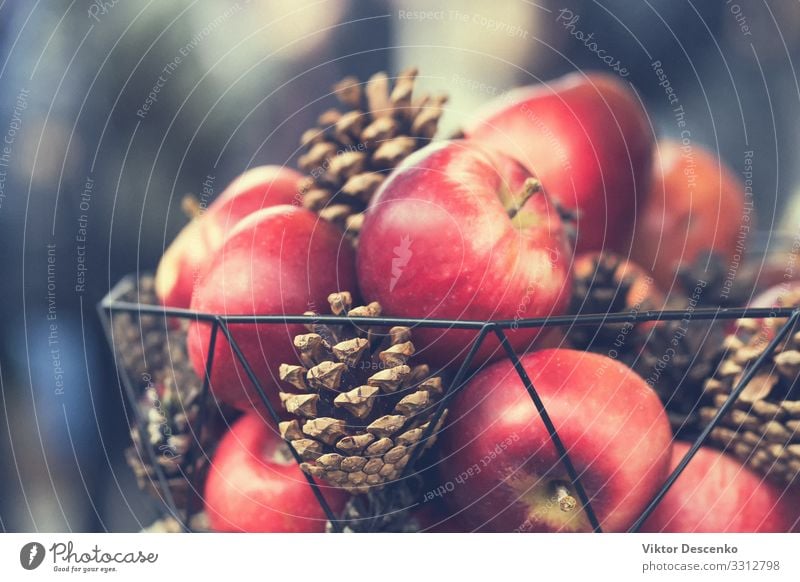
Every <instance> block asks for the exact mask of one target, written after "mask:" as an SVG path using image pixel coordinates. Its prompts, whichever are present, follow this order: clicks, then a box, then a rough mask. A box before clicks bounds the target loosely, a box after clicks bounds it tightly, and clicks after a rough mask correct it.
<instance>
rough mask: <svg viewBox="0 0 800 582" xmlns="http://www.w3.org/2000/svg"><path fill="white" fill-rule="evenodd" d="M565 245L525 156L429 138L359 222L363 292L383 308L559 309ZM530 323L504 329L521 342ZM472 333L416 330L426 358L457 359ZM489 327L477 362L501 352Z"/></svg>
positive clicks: (423, 312)
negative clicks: (521, 161) (521, 160)
mask: <svg viewBox="0 0 800 582" xmlns="http://www.w3.org/2000/svg"><path fill="white" fill-rule="evenodd" d="M570 261H571V249H570V247H569V244H568V242H567V239H566V236H565V233H564V227H563V224H562V222H561V219H560V217H559V214H558V212H557V211H556V210H555V208H554V206H553V204H552V202H551V201H550V200H549V198H548V197H547V194H546V193H545V192H543V191H541V190H540V189H539V185H538V182H537V181H536V180H535V179H534V178H533V177H532V176H531V175H530V173H529V172H527V171H526V170H525V169H524V168H523V167H522V166H521V165H519V164H518V163H516V162H515V161H514V160H512V159H511V158H508V157H506V156H504V155H502V154H499V153H494V152H491V153H490V152H489V151H487V150H485V149H484V148H482V147H479V146H477V145H476V144H474V143H471V142H466V141H452V142H444V143H439V144H432V145H429V146H427V147H425V148H423V149H422V150H420V151H419V152H417V153H416V154H414V155H412V156H410V157H409V158H407V159H406V160H405V162H404V163H403V164H402V165H401V166H400V167H398V168H397V169H395V171H394V172H393V173H392V174H391V175H390V176H389V177H388V178H387V180H386V181H385V182H384V183H383V185H382V186H381V188H380V189H379V191H378V192H377V193H376V195H375V197H374V198H373V200H372V202H371V203H370V206H369V208H368V209H367V214H366V219H365V222H364V226H363V229H362V230H361V235H360V240H359V252H358V279H359V283H360V285H361V290H362V293H363V295H364V296H365V297H367V298H369V299H370V300H375V301H378V302H379V303H380V304H381V305H382V306H383V308H384V311H385V313H386V314H388V315H394V316H402V317H413V318H434V319H436V318H439V319H459V320H490V319H509V320H511V319H520V318H530V317H546V316H549V315H559V314H561V313H563V312H564V310H565V308H566V304H567V302H568V300H569V295H570V291H571V273H570V268H569V265H570ZM537 333H538V331H537V330H535V329H526V330H523V329H518V330H511V331H509V338H510V340H511V343H512V344H513V346H514V347H515V348H517V349H524V348H525V347H527V346H528V345H529V344H530V343H531V341H532V340H533V339H534V338H535V337H536V336H537ZM474 337H475V332H473V331H465V330H454V329H450V330H447V331H445V330H441V329H431V328H420V329H417V330H415V331H414V339H415V343H418V344H419V345H418V349H420V348H421V357H422V358H424V359H425V360H426V361H428V362H429V363H434V364H441V365H446V364H451V363H455V364H457V363H459V361H460V358H463V357H464V355H465V353H466V350H467V346H468V345H469V344H470V342H471V341H472V339H473V338H474ZM502 353H503V352H502V350H501V349H499V348H498V342H497V340H496V338H494V336H490V337H489V338H488V340H487V341H485V342H484V344H483V347H482V348H481V350H480V351H479V353H478V354H477V360H476V361H482V360H487V359H490V358H496V357H499V356H501V355H502Z"/></svg>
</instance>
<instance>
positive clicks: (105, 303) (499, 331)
mask: <svg viewBox="0 0 800 582" xmlns="http://www.w3.org/2000/svg"><path fill="white" fill-rule="evenodd" d="M136 285H137V280H136V278H135V276H133V275H129V276H127V277H125V278H123V279H122V280H121V281H120V282H119V283H118V284H117V285H116V286H115V287H114V288H113V289H112V290H111V291H110V292H109V293H108V295H106V297H105V298H104V299H103V300H102V301H101V302H100V304H99V305H98V312H99V315H100V319H101V321H102V324H103V327H104V329H105V331H106V335H107V339H108V342H109V344H110V345H111V348H112V351H113V352H114V354H115V362H116V364H117V373H118V379H119V382H120V384H121V386H122V389H123V390H124V394H125V398H126V400H127V402H128V405H129V406H130V407H131V408H133V411H134V419H133V423H134V427H135V428H136V429H137V430H138V431H139V433H140V434H145V432H146V423H147V419H146V418H144V417H143V415H142V411H141V408H140V406H139V399H138V396H137V389H136V386H135V384H134V382H133V380H132V378H131V376H130V374H129V371H128V370H127V369H126V366H125V365H122V364H121V362H119V361H117V360H116V354H117V352H116V350H115V349H114V346H115V345H116V342H115V336H114V326H113V320H114V317H115V316H118V315H120V314H123V313H128V314H134V315H136V316H139V317H141V316H143V315H150V316H156V317H162V318H164V320H165V322H168V321H169V320H172V319H175V320H184V321H202V322H207V323H208V324H210V325H211V334H210V341H209V345H208V351H207V352H206V353H208V354H209V357H208V359H207V362H206V370H205V377H204V378H203V382H202V392H201V396H200V398H201V411H205V410H207V409H208V408H209V406H210V404H211V401H212V400H213V396H211V394H210V390H209V379H210V377H211V371H212V369H213V364H214V362H213V359H214V352H215V350H214V348H215V346H216V342H217V341H218V340H219V335H220V334H222V336H223V337H224V338H225V339H226V340H227V342H228V343H229V345H230V347H231V349H232V351H233V353H234V355H235V357H236V359H237V360H238V362H239V363H240V364H241V366H242V368H243V369H244V371H245V373H246V375H247V378H248V379H249V381H250V382H251V383H252V385H253V387H254V388H255V390H256V392H257V394H258V396H259V398H260V399H261V402H262V403H263V405H264V407H265V409H266V410H267V412H268V414H269V417H270V419H271V421H272V422H273V423H274V429H275V430H276V431H277V430H278V423H279V422H280V416H279V415H278V413H277V411H276V410H275V408H274V407H273V405H272V404H271V403H270V400H269V398H268V397H267V394H266V392H265V391H264V388H263V387H262V386H261V384H260V382H259V381H258V378H257V377H256V375H255V373H254V372H253V369H252V367H251V366H250V364H249V363H248V362H247V360H246V358H245V357H244V354H243V352H242V350H241V348H240V346H239V345H238V343H237V341H236V339H235V338H234V337H233V334H232V333H231V329H230V326H231V325H233V324H235V325H237V326H241V325H243V324H244V325H247V324H250V325H286V324H298V323H299V324H312V323H314V324H317V323H327V324H343V323H352V324H355V325H358V324H365V325H369V326H371V327H389V326H396V325H402V326H409V327H427V328H435V329H453V328H455V329H461V330H471V331H473V332H474V333H475V338H474V340H473V341H472V343H471V345H470V347H469V350H468V353H467V356H466V358H465V359H464V360H463V361H462V362H461V364H460V366H459V367H458V370H457V372H456V373H455V376H454V377H453V379H452V381H451V382H449V383H448V384H447V386H446V387H445V389H444V393H443V395H442V398H441V399H440V400H439V401H438V403H437V404H436V408H435V410H434V413H433V416H432V418H431V419H430V422H429V423H428V426H427V427H426V429H425V431H424V433H423V435H422V437H421V439H420V443H424V442H427V440H428V439H429V438H431V437H432V436H433V432H434V430H435V427H436V426H437V424H438V423H439V420H440V419H441V417H442V414H443V413H444V411H445V409H446V407H447V403H448V402H449V401H450V400H451V399H452V398H453V397H454V396H455V395H456V394H457V393H458V392H459V391H460V390H462V389H463V388H464V387H465V386H466V384H467V382H466V379H467V374H468V372H469V371H470V369H471V364H472V362H473V359H474V357H475V355H476V353H477V352H478V349H479V347H480V346H481V344H482V343H483V341H484V340H485V339H486V338H487V337H488V336H490V335H494V336H496V337H497V339H498V340H499V343H500V346H501V347H502V348H503V350H504V351H505V353H506V355H507V356H508V358H509V359H510V360H511V362H512V363H513V366H514V368H515V370H516V372H517V374H518V375H519V378H520V380H521V381H522V383H523V385H524V386H525V389H526V390H527V392H528V395H529V396H530V398H531V402H532V406H534V407H535V408H536V410H537V412H538V414H539V416H540V417H541V420H542V422H543V423H544V425H545V427H546V429H547V431H548V433H549V436H550V439H551V441H552V443H553V445H554V447H555V449H556V451H557V452H558V454H559V456H560V461H561V463H563V465H564V468H565V469H566V471H567V474H568V475H569V479H570V481H571V483H572V485H573V487H574V488H575V491H576V493H577V495H578V498H579V499H578V501H579V504H580V506H581V508H582V510H583V511H584V512H585V514H586V516H587V518H588V521H589V523H590V524H591V527H592V529H593V531H594V532H601V531H602V529H601V526H600V522H599V520H598V518H597V515H596V514H595V512H594V510H593V508H592V504H591V501H590V499H589V496H588V495H587V492H586V490H585V489H584V487H583V485H582V483H581V479H580V476H579V474H578V471H577V470H576V468H575V465H574V464H573V462H572V460H571V459H570V456H569V454H568V451H567V449H566V447H565V446H564V443H563V442H562V440H561V438H560V437H559V435H558V431H557V430H556V427H555V425H554V423H553V421H552V419H551V418H550V415H549V414H548V412H547V409H546V407H545V405H544V403H543V402H542V399H541V398H540V397H539V394H538V393H537V391H536V387H535V386H534V385H533V383H532V382H531V380H530V378H529V377H528V375H527V373H526V371H525V369H524V367H523V365H522V363H521V361H520V358H519V355H518V354H516V353H515V352H514V349H513V348H512V347H511V344H510V342H509V340H508V337H507V335H506V330H508V329H511V328H514V329H516V328H553V327H559V328H571V327H572V326H600V325H604V324H613V323H634V324H635V323H643V322H650V321H669V320H681V319H683V318H684V317H685V311H684V310H662V311H653V310H651V311H639V312H630V311H625V312H619V313H602V314H579V315H563V316H556V317H546V318H531V319H518V320H513V321H512V320H502V321H466V320H442V319H438V320H432V319H409V318H393V317H369V318H365V317H347V316H334V315H214V314H209V313H201V312H196V311H192V310H188V309H174V308H164V307H162V306H158V305H147V304H139V303H135V302H130V301H127V300H124V298H125V296H126V295H127V296H129V294H130V292H131V291H133V290H135V289H136ZM799 317H800V308H790V307H780V308H777V307H776V308H747V307H739V308H734V307H730V308H722V307H720V308H697V309H695V310H694V311H693V313H692V318H693V319H697V320H712V321H716V320H723V321H724V320H737V319H742V318H745V319H763V318H788V319H787V321H786V322H785V323H784V324H783V325H782V326H781V327H780V328H779V330H778V331H777V333H776V334H775V335H774V337H773V338H772V339H771V341H770V342H769V343H768V345H767V347H766V349H765V350H764V351H763V352H762V353H761V354H760V356H759V357H758V358H756V359H755V360H754V361H753V362H751V363H750V365H748V366H747V367H746V368H745V370H744V372H743V373H742V375H741V378H740V380H739V382H738V383H737V384H736V385H735V387H734V388H733V390H732V391H731V392H730V394H729V395H728V397H727V398H726V399H725V401H724V402H723V403H721V405H720V406H719V407H718V409H717V411H716V414H715V415H714V416H713V418H711V420H710V421H709V422H708V423H707V424H706V425H705V426H704V427H703V428H702V429H701V430H700V432H699V434H698V435H697V436H696V438H695V439H694V442H693V443H692V445H691V447H690V448H689V450H688V451H687V453H686V454H685V455H684V457H683V459H682V460H681V461H680V462H679V463H678V465H677V466H676V467H675V469H674V470H673V471H672V472H671V473H670V475H669V476H668V477H667V479H666V480H665V482H664V483H663V484H662V485H661V487H660V488H659V489H658V491H657V492H656V494H655V495H654V496H653V498H652V499H651V500H650V502H649V503H648V504H647V506H646V507H645V509H644V510H643V511H642V513H641V515H639V517H638V518H637V519H636V520H635V522H634V523H633V525H632V526H631V527H630V529H629V531H630V532H637V531H639V530H640V528H641V527H642V525H643V524H644V522H645V520H646V519H647V518H648V517H649V516H650V514H651V513H652V512H653V511H654V510H655V508H656V507H657V506H658V504H659V503H660V502H661V500H662V499H663V498H664V496H665V495H666V493H667V492H668V491H669V489H670V488H671V487H672V485H673V484H674V483H675V481H676V480H677V478H678V477H679V476H680V474H681V473H682V472H683V470H684V469H685V468H686V466H687V465H688V464H689V462H690V461H691V459H692V458H693V457H694V455H695V453H696V452H697V451H698V449H700V447H701V446H702V445H703V444H704V443H705V442H706V441H707V440H708V438H709V436H710V435H711V432H712V431H713V429H714V428H715V427H716V426H717V425H719V424H720V422H721V421H722V419H723V418H724V417H725V416H726V414H728V412H730V411H731V409H732V408H733V406H734V404H735V403H736V401H737V399H738V398H739V396H740V395H741V394H742V392H743V391H744V389H745V388H746V387H747V385H748V383H749V382H750V381H751V380H752V379H753V377H754V376H755V375H756V372H757V370H758V369H759V367H760V366H761V365H762V363H763V362H764V361H765V360H767V359H768V358H770V357H771V355H772V354H773V352H774V351H775V349H776V348H777V347H778V346H779V345H780V344H781V342H782V341H783V340H784V339H785V338H786V337H787V335H788V334H789V332H790V331H791V330H792V329H793V328H794V327H795V325H796V324H797V320H798V318H799ZM204 416H205V415H204V414H201V416H200V418H199V419H198V421H197V423H196V425H195V426H193V427H190V434H191V436H192V438H191V442H190V443H189V445H190V449H189V458H193V459H197V458H199V457H203V458H204V460H205V461H209V462H210V459H209V458H208V451H207V450H206V448H205V447H204V446H203V439H202V438H201V437H202V434H203V433H202V430H203V422H204V421H205V418H204ZM286 445H287V447H288V448H289V450H290V452H291V454H292V456H293V457H294V459H295V460H296V461H297V462H298V463H300V462H301V457H300V455H299V454H298V452H297V451H296V450H295V448H294V447H293V446H292V444H291V442H288V441H287V442H286ZM142 448H144V449H145V454H146V455H147V456H148V458H149V461H150V462H151V464H152V466H153V468H154V473H155V482H154V483H153V484H154V486H156V489H157V491H158V492H159V497H160V501H161V502H162V503H163V507H164V510H165V511H166V513H167V515H168V516H170V517H172V518H174V519H175V520H176V521H177V522H178V524H179V525H180V527H181V529H183V530H184V531H192V530H193V527H192V523H191V517H192V510H193V507H192V501H191V499H189V500H188V501H186V502H185V503H183V504H180V503H176V499H175V498H174V496H173V495H172V492H171V491H170V487H169V482H168V481H169V480H168V476H167V475H166V473H165V471H164V469H163V467H162V466H161V464H160V463H159V462H158V459H157V456H156V451H155V450H154V449H153V447H151V446H144V447H142ZM423 450H424V447H422V446H417V447H415V448H414V449H413V451H412V453H411V456H410V458H409V460H408V463H407V465H406V466H405V467H404V469H403V471H402V472H401V474H400V476H399V477H398V478H397V479H396V480H395V481H394V482H392V483H391V484H390V485H389V486H388V487H387V489H389V488H394V490H397V489H398V488H401V487H403V486H407V485H408V484H409V483H410V481H411V479H413V476H414V475H415V465H416V464H417V461H419V457H420V456H421V454H422V452H423ZM303 475H304V476H305V478H306V480H307V481H308V484H309V487H311V489H312V491H313V493H314V496H315V498H316V499H317V501H318V502H319V503H320V506H321V507H322V510H323V511H324V513H325V516H326V517H327V519H328V521H329V529H330V530H332V531H335V532H341V531H345V530H353V529H354V528H353V524H352V523H350V522H349V520H348V518H347V517H346V516H344V515H336V514H335V513H334V512H333V510H332V509H331V507H330V505H329V504H328V503H327V501H326V500H325V498H324V496H323V495H322V492H321V490H320V487H319V485H318V484H317V482H316V481H315V479H314V478H313V477H312V476H311V475H309V474H307V473H305V472H303ZM184 477H185V478H186V479H187V480H188V482H189V486H190V488H191V489H192V490H195V491H196V486H197V485H198V479H199V477H198V471H191V472H189V473H188V474H186V475H184ZM391 497H392V495H391V491H390V493H389V494H388V495H386V496H382V497H380V499H378V500H377V501H376V500H375V499H374V498H373V499H371V500H370V501H369V502H368V505H370V509H371V512H372V515H371V516H370V517H371V519H372V520H373V522H374V520H375V519H376V518H377V517H378V515H379V513H380V512H385V511H387V507H386V506H385V504H384V503H383V502H385V500H386V499H387V498H391ZM181 505H183V506H182V507H181Z"/></svg>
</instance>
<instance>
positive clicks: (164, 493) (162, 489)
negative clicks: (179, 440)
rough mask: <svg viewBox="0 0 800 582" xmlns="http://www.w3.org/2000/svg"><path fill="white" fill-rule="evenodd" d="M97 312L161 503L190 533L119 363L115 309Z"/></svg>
mask: <svg viewBox="0 0 800 582" xmlns="http://www.w3.org/2000/svg"><path fill="white" fill-rule="evenodd" d="M97 312H98V316H99V318H100V322H101V323H102V325H103V331H104V332H105V335H106V339H107V341H108V345H109V346H110V347H111V352H112V355H113V356H114V366H115V368H116V369H117V378H118V380H121V381H122V387H123V389H124V390H125V397H126V399H127V400H128V405H129V406H130V407H131V408H132V409H133V415H134V418H135V420H136V430H137V431H138V432H139V439H140V442H141V448H143V449H144V450H145V451H146V454H147V457H148V459H149V461H150V464H151V465H152V466H153V469H154V470H155V473H156V480H157V481H158V485H159V494H160V497H161V501H162V502H163V504H164V507H165V508H166V510H167V511H168V512H169V515H170V516H171V517H173V518H174V519H175V521H177V522H178V524H179V525H180V527H181V529H182V530H183V531H184V532H186V531H189V527H188V524H187V523H186V522H185V521H184V520H183V518H182V516H181V511H180V510H179V509H178V506H177V504H176V503H175V498H174V497H173V496H172V491H170V489H169V484H168V482H167V476H166V475H165V474H164V470H163V468H162V467H161V465H160V464H159V462H158V458H157V457H156V452H155V451H154V450H153V447H151V446H149V444H148V443H147V422H146V420H145V419H144V417H143V416H142V411H141V409H140V406H139V399H138V398H137V395H136V390H134V388H133V383H132V381H131V378H130V376H129V375H128V371H127V370H126V369H125V366H122V365H120V362H118V361H117V353H116V350H115V349H114V346H115V345H116V344H115V343H114V333H113V331H112V326H111V318H112V317H113V312H114V310H113V308H112V309H109V312H108V313H106V309H105V308H104V307H103V306H100V307H98V309H97ZM139 454H141V453H139Z"/></svg>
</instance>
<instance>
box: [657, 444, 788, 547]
mask: <svg viewBox="0 0 800 582" xmlns="http://www.w3.org/2000/svg"><path fill="white" fill-rule="evenodd" d="M689 447H690V445H689V444H688V443H681V442H676V443H675V445H674V447H673V452H672V469H674V468H675V467H676V466H677V465H678V463H679V462H680V461H681V459H682V458H683V457H684V455H686V452H687V451H688V450H689ZM798 515H800V497H798V496H797V494H796V493H791V492H790V491H789V490H786V491H784V490H782V489H780V488H778V487H777V486H775V485H773V484H772V483H770V482H769V481H765V478H764V477H762V476H761V475H757V474H755V473H754V472H752V471H751V470H749V469H747V468H746V467H743V466H742V465H741V464H740V463H739V462H738V461H737V460H736V459H734V458H732V457H729V456H728V455H726V454H724V453H721V452H720V451H717V450H715V449H711V448H708V447H702V448H701V449H700V450H699V451H697V454H696V455H695V456H694V457H693V458H692V460H691V462H690V463H689V464H688V465H687V466H686V469H685V470H684V471H683V473H681V474H680V476H679V477H678V480H677V481H675V483H674V484H673V486H672V487H671V488H670V490H669V491H668V492H667V494H666V495H665V496H664V499H663V500H662V501H661V503H660V504H659V505H658V507H657V508H656V510H655V511H654V512H653V513H652V514H651V515H650V517H649V518H648V519H647V521H646V522H645V523H644V527H643V528H642V531H645V532H671V533H761V532H779V533H781V532H782V533H789V532H791V531H792V528H793V527H794V526H795V523H796V520H797V518H798Z"/></svg>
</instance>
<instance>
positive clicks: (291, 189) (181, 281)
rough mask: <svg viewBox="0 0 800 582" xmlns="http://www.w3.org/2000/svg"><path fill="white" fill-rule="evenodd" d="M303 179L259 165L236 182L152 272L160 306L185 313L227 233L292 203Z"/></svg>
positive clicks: (186, 229) (190, 226) (189, 227)
mask: <svg viewBox="0 0 800 582" xmlns="http://www.w3.org/2000/svg"><path fill="white" fill-rule="evenodd" d="M301 178H302V175H301V174H299V173H298V172H296V171H294V170H292V169H291V168H285V167H282V166H258V167H256V168H251V169H249V170H247V171H246V172H244V173H243V174H241V175H240V176H239V177H237V178H236V179H235V180H234V181H233V182H231V183H230V185H229V186H228V187H227V188H225V190H223V192H222V194H220V195H219V197H218V198H217V199H216V200H214V202H212V203H211V204H210V205H209V206H208V208H207V209H206V210H205V211H204V212H202V214H200V215H199V216H198V217H197V218H194V219H192V221H191V222H190V223H189V224H187V225H186V226H185V227H184V228H183V230H181V232H179V233H178V236H177V237H176V238H175V240H174V241H173V242H172V244H170V246H169V247H168V248H167V250H166V251H165V252H164V256H163V257H162V258H161V261H160V262H159V265H158V269H157V271H156V293H157V295H158V297H159V299H160V300H161V303H162V304H163V305H166V306H169V307H179V308H188V307H189V305H190V304H191V301H192V292H193V291H194V287H195V283H196V281H197V280H198V279H199V277H200V274H201V273H202V271H203V269H204V268H205V267H206V265H207V264H208V262H209V260H210V257H211V256H212V255H213V254H214V252H215V251H216V250H217V249H218V248H219V247H221V246H222V243H223V241H224V240H225V237H226V235H227V233H228V232H230V231H231V230H232V229H233V228H234V227H235V226H236V224H237V223H238V222H239V221H240V220H241V219H243V218H245V217H246V216H249V215H250V214H252V213H253V212H256V211H258V210H261V209H262V208H269V207H270V206H277V205H279V204H292V203H293V202H295V201H296V197H297V191H298V190H297V187H298V183H299V181H300V179H301Z"/></svg>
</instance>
